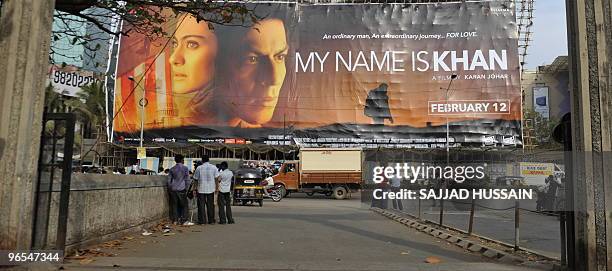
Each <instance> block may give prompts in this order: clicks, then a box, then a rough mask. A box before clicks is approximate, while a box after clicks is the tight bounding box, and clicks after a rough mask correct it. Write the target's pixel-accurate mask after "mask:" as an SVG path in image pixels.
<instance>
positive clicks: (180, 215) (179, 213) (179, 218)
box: [168, 154, 193, 226]
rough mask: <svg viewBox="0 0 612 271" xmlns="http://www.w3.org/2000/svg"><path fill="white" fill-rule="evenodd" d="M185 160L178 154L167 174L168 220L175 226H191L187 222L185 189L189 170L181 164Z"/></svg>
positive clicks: (187, 183)
mask: <svg viewBox="0 0 612 271" xmlns="http://www.w3.org/2000/svg"><path fill="white" fill-rule="evenodd" d="M184 160H185V158H184V157H183V156H182V155H180V154H178V155H176V156H175V157H174V161H175V162H176V165H174V166H173V167H172V168H171V169H170V172H169V173H168V191H169V195H170V220H172V222H173V223H174V224H175V225H177V224H183V225H186V226H190V225H193V223H191V222H189V221H187V209H188V208H189V206H188V203H187V188H188V187H189V185H190V184H191V182H190V180H189V169H187V167H186V166H185V165H184V164H183V163H184Z"/></svg>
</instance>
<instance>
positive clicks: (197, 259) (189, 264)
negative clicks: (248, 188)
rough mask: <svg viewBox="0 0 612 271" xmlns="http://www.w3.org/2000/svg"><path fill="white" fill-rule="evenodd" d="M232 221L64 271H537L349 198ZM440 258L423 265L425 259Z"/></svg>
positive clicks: (141, 243)
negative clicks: (460, 245)
mask: <svg viewBox="0 0 612 271" xmlns="http://www.w3.org/2000/svg"><path fill="white" fill-rule="evenodd" d="M233 210H234V218H235V220H236V224H233V225H206V226H192V227H180V228H178V229H180V230H181V231H182V232H178V229H176V230H175V231H174V232H175V233H176V234H175V235H172V236H161V234H159V233H156V234H154V235H152V236H136V237H135V238H134V239H133V240H131V241H127V242H125V243H124V244H123V245H122V247H123V249H120V250H113V251H112V252H113V253H116V256H115V257H96V258H94V261H93V262H89V263H86V264H81V263H80V262H79V261H75V262H73V263H71V264H68V265H65V266H64V268H65V270H105V269H110V268H113V266H114V267H115V268H113V269H114V270H116V269H129V270H170V269H171V270H196V269H198V270H201V269H202V268H208V269H209V270H225V269H233V270H235V269H248V270H453V271H458V270H470V271H478V270H487V271H495V270H532V269H527V268H526V267H517V266H511V265H503V264H500V263H496V262H491V261H489V260H488V259H485V258H483V257H482V256H480V255H476V254H470V253H468V252H465V251H464V250H462V249H460V248H458V247H456V246H454V245H450V244H448V243H446V242H441V241H440V240H438V239H435V238H433V237H431V236H429V235H425V234H423V233H420V232H417V231H414V230H411V229H410V228H408V227H405V226H403V225H401V224H399V223H397V222H393V221H391V220H389V219H387V218H385V217H382V216H380V215H378V214H376V213H374V212H372V211H370V210H369V209H368V206H362V204H361V203H360V200H359V198H358V196H357V197H354V198H353V199H350V200H341V201H340V200H332V199H327V198H323V197H322V196H321V197H319V198H317V197H316V196H315V198H305V196H301V197H300V195H299V194H297V195H292V197H290V198H285V199H283V200H282V201H281V202H278V203H274V202H271V201H266V202H265V203H264V206H263V208H261V207H256V206H235V207H234V209H233ZM430 256H434V257H437V258H438V259H440V260H441V262H440V263H438V264H430V263H425V259H426V258H427V257H430Z"/></svg>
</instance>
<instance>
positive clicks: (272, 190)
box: [261, 180, 283, 202]
mask: <svg viewBox="0 0 612 271" xmlns="http://www.w3.org/2000/svg"><path fill="white" fill-rule="evenodd" d="M261 185H263V186H264V189H265V193H264V198H267V199H272V201H274V202H279V201H281V199H283V195H282V191H281V189H280V188H281V186H280V185H275V186H271V187H267V186H268V182H267V181H265V180H264V181H262V182H261Z"/></svg>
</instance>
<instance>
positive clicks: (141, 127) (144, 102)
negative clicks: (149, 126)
mask: <svg viewBox="0 0 612 271" xmlns="http://www.w3.org/2000/svg"><path fill="white" fill-rule="evenodd" d="M128 79H129V80H130V81H132V82H134V83H135V84H136V86H137V87H139V88H140V89H142V99H140V101H139V102H138V103H139V104H140V147H141V148H142V142H143V141H144V119H145V110H144V108H145V105H146V101H147V98H146V96H145V95H146V94H147V93H146V90H145V88H143V87H141V86H140V84H139V82H136V80H134V77H132V76H130V77H128Z"/></svg>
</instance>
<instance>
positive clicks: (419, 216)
mask: <svg viewBox="0 0 612 271" xmlns="http://www.w3.org/2000/svg"><path fill="white" fill-rule="evenodd" d="M418 218H419V219H421V197H419V215H418Z"/></svg>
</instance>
